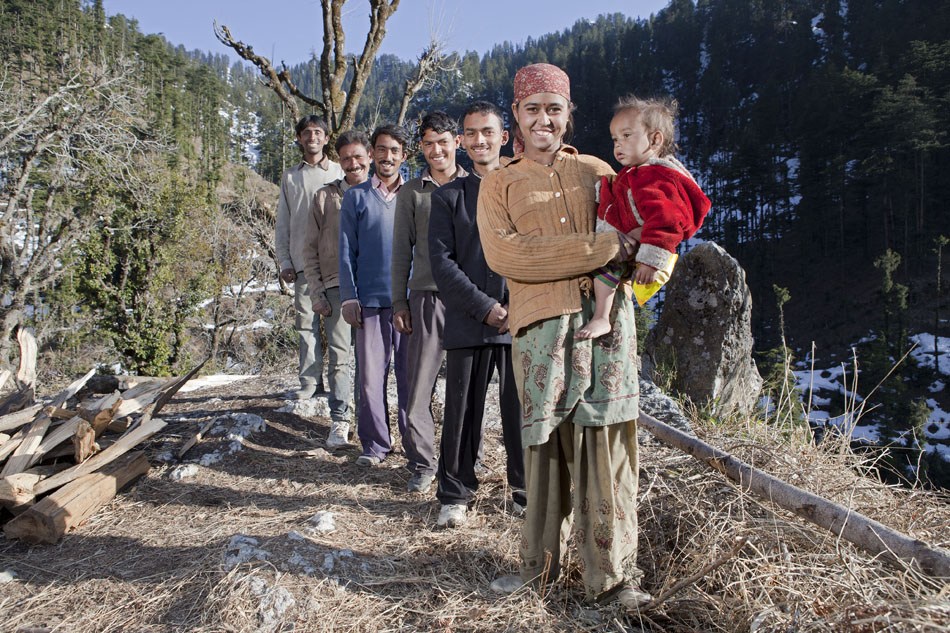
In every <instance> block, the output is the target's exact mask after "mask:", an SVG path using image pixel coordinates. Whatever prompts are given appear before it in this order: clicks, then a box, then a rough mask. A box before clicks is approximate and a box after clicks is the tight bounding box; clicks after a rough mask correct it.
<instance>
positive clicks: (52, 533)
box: [3, 451, 149, 543]
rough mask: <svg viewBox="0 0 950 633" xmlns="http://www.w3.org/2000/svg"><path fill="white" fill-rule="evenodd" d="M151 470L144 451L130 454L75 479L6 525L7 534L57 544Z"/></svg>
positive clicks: (34, 541) (33, 541) (28, 540)
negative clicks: (120, 491)
mask: <svg viewBox="0 0 950 633" xmlns="http://www.w3.org/2000/svg"><path fill="white" fill-rule="evenodd" d="M148 470H149V464H148V459H147V458H146V457H145V453H144V451H135V452H133V453H129V454H128V455H125V456H123V457H122V458H121V459H118V460H116V461H114V462H112V463H111V464H108V465H107V467H106V468H104V469H103V470H102V471H100V472H94V473H91V474H87V475H84V476H83V477H80V478H78V479H75V480H74V481H72V482H71V483H69V484H67V485H65V486H63V487H62V488H61V489H59V490H57V491H56V492H55V493H53V494H51V495H50V496H48V497H46V498H45V499H43V500H41V501H39V502H37V503H35V504H33V505H32V506H31V507H30V508H29V509H28V510H26V511H25V512H24V513H23V514H21V515H20V516H18V517H15V518H14V519H12V520H11V521H10V522H9V523H7V524H6V526H5V527H4V528H3V531H4V534H6V536H7V538H18V539H22V540H24V541H27V542H29V543H56V542H57V541H59V539H61V538H62V537H63V535H64V534H66V532H68V531H70V530H74V529H76V528H77V527H78V526H79V525H81V524H82V523H83V522H84V521H86V519H88V518H89V517H90V516H92V515H93V514H94V513H95V512H96V510H98V509H99V508H101V507H102V506H104V505H105V504H107V503H109V501H111V500H112V499H113V498H115V496H116V494H117V493H118V492H119V490H121V489H122V488H124V487H125V486H126V485H128V484H129V483H130V482H131V481H133V480H134V479H136V478H138V477H140V476H142V475H144V474H145V473H147V472H148Z"/></svg>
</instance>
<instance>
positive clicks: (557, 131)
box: [511, 92, 571, 162]
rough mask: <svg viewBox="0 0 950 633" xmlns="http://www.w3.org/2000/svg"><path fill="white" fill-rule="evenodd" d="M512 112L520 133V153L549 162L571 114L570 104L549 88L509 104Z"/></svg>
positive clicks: (559, 144) (562, 136)
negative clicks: (549, 90)
mask: <svg viewBox="0 0 950 633" xmlns="http://www.w3.org/2000/svg"><path fill="white" fill-rule="evenodd" d="M511 109H512V112H514V115H515V121H516V122H517V124H518V129H519V130H521V136H522V138H523V139H524V153H525V156H527V157H528V158H530V159H532V160H535V161H538V162H550V161H549V158H550V156H551V155H552V154H553V153H554V152H556V151H557V150H558V148H560V147H561V141H562V139H563V138H564V134H565V133H566V132H567V125H568V121H569V120H570V116H571V104H570V102H568V100H567V99H565V98H564V97H563V96H561V95H559V94H554V93H553V92H538V93H535V94H532V95H528V96H527V97H525V98H524V99H522V100H521V101H519V102H518V103H515V104H512V106H511Z"/></svg>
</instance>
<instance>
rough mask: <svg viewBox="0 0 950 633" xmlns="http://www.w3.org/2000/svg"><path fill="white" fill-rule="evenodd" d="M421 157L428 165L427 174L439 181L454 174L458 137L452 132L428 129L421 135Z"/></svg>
mask: <svg viewBox="0 0 950 633" xmlns="http://www.w3.org/2000/svg"><path fill="white" fill-rule="evenodd" d="M421 145H422V156H423V157H424V158H425V159H426V163H428V165H429V173H430V174H432V176H433V177H434V178H435V179H436V180H439V178H440V177H450V176H452V175H454V174H455V151H456V150H457V149H458V145H459V137H458V136H456V135H455V134H453V133H452V132H447V131H446V132H436V131H435V130H433V129H428V130H426V131H425V134H423V135H422V143H421Z"/></svg>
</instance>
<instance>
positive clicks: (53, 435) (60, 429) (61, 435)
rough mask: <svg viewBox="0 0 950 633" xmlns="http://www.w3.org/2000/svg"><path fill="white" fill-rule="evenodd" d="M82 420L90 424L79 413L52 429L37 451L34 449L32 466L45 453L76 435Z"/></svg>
mask: <svg viewBox="0 0 950 633" xmlns="http://www.w3.org/2000/svg"><path fill="white" fill-rule="evenodd" d="M80 422H82V423H84V424H86V425H87V426H88V425H89V423H88V422H86V421H85V420H83V419H82V418H81V417H79V416H78V415H77V416H76V417H74V418H72V419H69V420H66V421H65V422H63V423H62V424H60V425H59V426H57V427H56V428H53V429H50V431H49V433H47V434H46V437H44V438H43V441H42V442H41V443H40V445H39V446H38V447H37V448H36V451H34V453H33V461H32V463H31V464H30V465H31V466H32V465H33V464H35V463H36V462H38V461H40V460H41V459H42V458H43V456H44V455H46V454H47V453H49V452H50V451H51V450H53V449H54V448H56V447H57V446H59V445H60V444H62V443H63V442H65V441H67V440H68V439H69V438H71V437H72V436H74V435H75V434H76V429H78V428H79V423H80Z"/></svg>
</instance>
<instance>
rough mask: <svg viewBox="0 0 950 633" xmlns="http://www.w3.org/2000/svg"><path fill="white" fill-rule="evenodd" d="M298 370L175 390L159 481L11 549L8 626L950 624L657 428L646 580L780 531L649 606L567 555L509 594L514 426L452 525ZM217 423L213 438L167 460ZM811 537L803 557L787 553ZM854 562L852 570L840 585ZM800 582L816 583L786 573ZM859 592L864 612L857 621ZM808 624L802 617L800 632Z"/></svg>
mask: <svg viewBox="0 0 950 633" xmlns="http://www.w3.org/2000/svg"><path fill="white" fill-rule="evenodd" d="M293 383H294V380H293V377H290V376H287V377H281V378H259V377H258V378H252V379H248V380H244V381H240V382H235V383H232V384H228V385H225V386H219V387H211V388H205V389H201V390H198V391H192V392H188V393H180V394H178V395H177V396H176V397H175V399H174V400H172V402H171V403H170V404H169V405H168V407H166V409H165V410H163V411H162V414H161V416H160V417H162V418H163V419H165V420H166V421H167V422H168V427H167V428H166V429H165V430H163V431H162V433H160V434H159V435H158V436H156V437H155V438H153V440H152V441H150V442H149V444H148V445H147V446H146V451H147V453H148V456H149V458H150V460H151V462H152V464H153V468H152V470H151V472H149V474H148V475H146V476H145V477H143V478H141V479H140V480H138V481H137V482H135V483H133V484H132V485H131V486H130V487H129V488H128V489H126V490H125V491H123V492H122V493H120V494H119V496H118V497H117V498H116V499H115V500H114V501H113V502H112V503H111V504H109V505H108V506H107V507H105V508H103V509H101V510H100V511H98V512H97V513H96V514H95V515H94V516H93V517H92V518H91V519H90V520H89V521H88V522H87V523H86V524H85V525H83V526H81V527H80V528H79V529H78V530H76V531H75V532H73V533H71V534H68V535H67V536H66V537H65V538H64V539H63V540H62V541H61V542H60V543H59V544H57V545H55V546H35V547H31V546H28V545H25V544H22V543H20V542H18V541H3V542H0V631H11V632H13V631H18V632H22V633H27V632H29V633H39V632H50V633H52V632H54V631H55V632H60V631H68V632H87V631H88V632H92V631H97V632H105V631H136V632H139V631H141V632H148V631H267V632H271V631H367V632H368V631H443V632H454V631H639V630H650V631H661V630H665V631H687V630H698V631H704V630H717V631H736V630H750V629H751V630H756V631H770V630H802V631H805V630H854V631H859V630H860V631H864V630H866V631H878V630H927V631H929V630H946V629H941V628H907V629H902V628H899V627H898V628H853V627H852V628H839V627H838V625H837V624H835V623H836V622H842V621H844V620H843V619H847V618H850V620H849V621H851V620H853V621H864V620H867V621H871V622H874V621H875V618H878V619H880V618H882V617H884V616H882V615H881V611H880V605H886V606H887V605H889V608H890V610H889V611H888V613H890V612H893V611H894V609H893V608H892V607H893V605H892V604H890V603H892V602H893V601H894V600H895V598H894V596H895V595H899V596H907V595H908V592H910V595H914V596H917V598H916V602H914V603H913V604H909V605H908V606H906V607H905V609H904V610H905V612H911V613H913V614H917V615H919V614H921V613H927V614H930V616H928V617H930V621H931V622H934V621H935V622H940V621H941V620H942V618H943V616H944V615H947V617H948V622H950V603H948V602H947V590H946V587H944V589H943V591H941V590H940V587H939V586H934V585H928V584H924V585H921V584H920V582H919V580H918V579H916V577H915V576H913V575H908V574H900V573H895V574H893V575H894V577H895V578H898V580H896V581H895V583H896V585H898V586H897V587H890V588H887V587H880V586H879V585H880V582H879V581H878V579H877V577H873V578H872V577H870V576H869V573H870V572H869V571H868V569H865V567H866V561H865V559H863V558H861V556H860V555H859V554H857V553H855V552H854V551H853V550H852V549H850V548H848V547H847V545H846V544H835V543H834V539H833V538H830V537H827V536H816V535H815V533H813V532H812V531H810V530H808V529H806V528H803V527H801V525H800V524H797V523H791V522H789V521H788V520H787V519H785V518H780V519H777V518H776V516H775V515H773V514H772V513H771V511H769V510H767V509H764V508H763V507H762V506H761V504H759V503H758V502H756V501H754V500H750V499H745V498H743V496H742V495H741V494H736V493H735V491H734V490H731V489H730V486H729V485H728V484H727V483H725V480H723V479H721V478H719V477H718V476H717V475H714V474H710V471H708V470H704V469H701V468H699V467H695V466H693V465H691V460H690V459H689V458H688V457H686V456H684V455H682V454H677V453H675V452H674V451H672V450H671V449H666V448H663V447H661V446H659V445H657V444H656V443H655V442H653V443H651V442H650V440H649V438H644V440H643V442H642V449H641V490H642V491H643V496H644V497H645V498H647V499H649V500H650V501H649V504H648V505H644V502H641V511H640V520H641V526H642V529H643V536H642V537H641V539H642V541H641V558H642V560H641V567H643V568H644V570H645V571H646V576H645V578H644V586H645V587H646V588H647V589H649V590H651V591H654V593H657V592H659V591H661V590H662V589H663V588H664V587H666V588H668V587H670V586H671V585H673V584H675V582H676V580H677V579H681V578H682V577H683V576H684V575H685V574H686V570H689V569H692V570H694V571H695V570H696V569H698V568H700V567H701V566H702V565H703V564H705V563H708V562H709V561H710V560H713V559H715V558H716V557H717V556H722V554H723V551H726V552H728V550H729V549H730V548H732V547H733V545H732V544H733V543H734V541H735V537H736V536H737V535H738V534H739V533H740V532H745V533H748V532H749V531H750V530H755V529H758V528H757V527H756V526H759V525H760V526H761V528H762V531H763V533H764V534H765V536H764V537H762V538H760V539H758V540H757V541H756V542H755V545H754V547H753V549H752V550H749V549H748V548H746V549H745V550H743V552H744V553H743V555H741V556H737V557H736V561H734V563H735V564H730V565H725V566H723V567H721V568H719V569H718V570H717V571H710V572H709V573H707V574H706V577H705V578H704V579H703V580H702V582H701V583H699V584H698V586H695V587H691V588H690V589H689V591H688V592H686V593H685V594H682V595H679V596H676V597H675V598H674V599H671V600H670V601H669V602H668V604H667V605H665V606H664V607H663V608H662V609H658V610H656V611H653V612H649V613H645V614H629V613H626V612H624V611H622V610H621V608H620V607H619V606H611V605H608V606H597V605H590V604H587V603H585V602H584V601H583V599H582V598H583V590H582V585H581V583H580V581H579V577H578V573H577V569H576V565H575V564H574V563H573V562H572V561H571V560H568V561H567V564H566V565H565V569H566V572H565V574H564V575H563V576H562V579H561V580H560V581H558V582H557V583H556V584H555V585H554V586H553V588H552V589H551V590H550V591H548V592H546V593H545V594H544V595H539V594H538V593H535V592H534V591H532V590H523V591H520V592H518V593H516V594H514V595H513V596H509V597H499V596H496V595H494V594H492V593H491V592H490V590H489V588H488V586H489V583H490V581H491V580H492V579H493V578H495V577H496V576H497V575H499V574H505V573H512V571H514V570H516V569H517V560H518V556H517V544H518V539H519V529H520V522H521V521H520V519H519V518H517V517H515V516H513V515H512V514H511V512H510V505H509V501H508V498H509V494H508V493H509V491H508V490H507V488H506V485H505V481H504V467H503V463H504V462H503V459H504V451H503V448H502V444H501V438H500V432H498V431H493V432H491V433H490V434H489V436H488V437H487V438H486V443H485V463H486V466H487V467H488V469H489V471H488V472H487V473H486V474H485V475H484V476H483V478H482V481H481V487H480V489H479V491H478V496H477V498H476V500H475V502H474V504H473V510H474V519H473V521H472V522H471V524H470V525H468V526H465V527H463V528H459V529H453V530H445V529H438V528H437V527H436V526H435V522H436V517H437V515H438V511H439V504H438V502H437V500H436V499H435V496H434V493H435V487H434V486H433V489H432V491H431V492H430V493H428V494H425V495H420V494H411V493H408V492H406V483H407V481H408V478H409V473H408V471H407V470H406V469H405V467H404V466H405V458H404V457H403V456H402V455H401V454H400V453H397V454H394V455H393V456H391V457H390V459H388V460H387V461H386V462H384V463H383V464H382V465H381V466H380V467H378V468H373V469H367V468H363V467H360V466H357V465H355V464H354V463H353V461H354V459H355V458H356V456H357V455H358V454H359V453H358V450H357V448H356V447H353V448H350V449H346V450H342V451H338V452H333V453H330V452H327V451H326V450H324V449H323V442H324V440H325V438H326V435H327V432H328V430H329V419H327V418H326V417H323V416H322V415H320V413H325V401H324V402H323V404H322V405H321V403H320V400H321V399H316V404H314V403H310V404H309V405H301V404H296V405H295V404H294V403H293V402H291V401H288V400H287V392H288V391H289V390H291V389H292V388H293V387H294V384H293ZM212 419H215V420H217V422H216V423H215V425H214V427H213V428H212V430H211V431H210V433H209V435H208V436H207V437H206V439H204V440H203V441H201V442H200V443H199V444H198V445H197V446H195V448H193V449H191V450H190V451H189V452H188V453H187V454H186V455H185V456H184V458H183V459H182V460H177V459H174V458H172V455H173V454H174V453H175V452H177V450H178V448H179V447H180V446H181V445H182V443H183V442H184V441H185V440H187V439H188V438H189V437H191V436H192V435H193V434H194V433H195V432H196V431H197V430H198V429H200V428H201V427H202V426H203V425H205V423H207V422H208V421H210V420H212ZM261 421H263V426H262V425H261ZM242 437H246V439H241V438H242ZM790 468H792V469H793V470H794V469H799V468H801V465H794V464H793V465H791V466H790ZM682 486H687V487H688V486H693V487H694V488H692V489H689V488H686V489H684V488H682ZM676 491H678V492H676ZM683 494H685V495H687V496H688V497H690V499H689V500H688V501H686V500H684V499H683V498H682V497H681V496H678V495H683ZM844 494H851V496H852V497H854V496H855V495H854V494H853V492H851V493H848V492H847V491H845V493H844ZM927 503H929V502H928V501H927V500H926V499H922V500H919V501H917V500H916V498H913V497H910V498H903V499H897V500H896V501H895V505H901V506H902V507H904V508H905V509H906V510H907V511H912V510H914V509H915V508H918V507H919V508H920V512H919V513H918V515H917V518H916V519H914V521H916V523H917V524H918V525H919V526H920V527H921V529H924V530H926V529H930V528H932V527H933V523H934V521H937V522H938V525H939V521H940V520H942V519H939V518H937V519H935V518H933V517H932V516H931V515H932V510H931V511H930V512H931V514H928V512H927V511H926V510H925V509H926V507H927ZM688 505H692V506H695V507H694V508H692V509H689V508H687V509H686V510H684V509H683V508H684V507H686V506H688ZM690 512H694V514H692V515H691V514H690ZM696 513H698V514H696ZM711 513H715V515H716V517H718V518H716V520H715V521H711V518H713V517H712V514H711ZM688 516H692V517H693V518H692V519H689V520H687V518H688ZM941 516H942V517H946V516H947V515H946V514H943V515H941ZM697 517H698V518H697ZM776 525H781V526H782V527H781V529H776ZM945 525H946V523H944V526H945ZM927 534H929V536H930V538H931V539H933V538H934V534H932V533H929V532H928V533H927ZM770 535H771V536H770ZM797 542H800V543H801V547H800V549H801V551H802V553H801V554H800V555H799V554H798V553H796V554H794V555H791V554H789V549H791V550H792V551H793V552H794V551H795V550H796V549H797V548H796V543H797ZM836 552H837V553H836ZM829 557H830V560H828V558H829ZM836 557H837V558H836ZM727 558H728V555H727ZM818 558H821V559H823V560H826V562H827V564H828V565H829V571H828V572H827V573H825V572H823V571H822V570H821V569H819V568H818V567H817V566H816V565H817V563H816V562H815V560H817V559H818ZM783 561H784V562H783ZM871 567H874V568H875V569H876V568H877V567H876V566H875V565H872V566H871ZM750 569H752V570H753V571H750ZM842 569H844V570H845V571H846V572H847V573H846V574H844V575H845V576H847V575H848V574H851V575H852V576H854V577H855V579H856V580H855V582H854V583H852V584H853V586H850V587H848V588H847V589H846V590H843V591H842V590H840V589H839V588H838V586H837V584H836V583H838V582H840V580H839V579H840V577H841V576H842V573H841V570H842ZM835 570H837V571H835ZM855 570H857V571H855ZM888 573H890V572H888ZM805 574H813V575H814V577H813V578H812V577H807V578H806V577H805ZM799 576H801V577H802V578H804V580H803V583H804V584H802V585H801V586H799V585H797V584H795V583H796V582H798V581H797V580H788V579H789V578H792V579H794V578H798V577H799ZM859 576H860V578H858V577H859ZM866 576H867V577H866ZM748 583H755V584H754V590H752V591H750V590H749V586H752V585H749V584H748ZM783 583H784V584H783ZM693 584H696V583H693ZM901 584H903V585H904V588H903V590H901V589H900V587H899V585H901ZM778 586H781V588H782V589H781V591H778V592H777V591H776V589H775V588H776V587H778ZM812 591H814V592H817V593H810V592H812ZM779 594H781V595H779ZM737 596H738V597H737ZM759 596H765V598H761V597H759ZM842 599H843V600H844V602H841V600H842ZM816 605H817V606H816ZM848 605H850V607H851V608H852V609H854V608H856V607H860V609H862V610H856V611H854V613H852V615H851V616H848V614H847V611H846V609H845V607H846V606H848ZM934 605H936V606H934ZM803 607H804V613H805V615H804V616H802V615H799V614H796V609H799V610H802V609H803ZM928 609H931V611H928ZM933 609H936V611H933ZM943 609H946V611H943ZM898 611H900V609H898ZM932 612H933V613H936V614H937V615H936V616H933V613H932ZM756 614H758V617H759V619H758V620H756V619H755V616H756ZM931 616H932V617H931ZM887 617H890V616H887ZM869 618H870V619H869ZM934 618H936V619H934ZM793 621H798V622H800V623H801V624H802V625H801V626H800V627H799V628H788V626H789V624H790V623H791V622H793ZM756 622H758V623H756ZM806 624H807V626H806ZM825 624H827V625H828V628H825ZM928 626H929V625H928Z"/></svg>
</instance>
